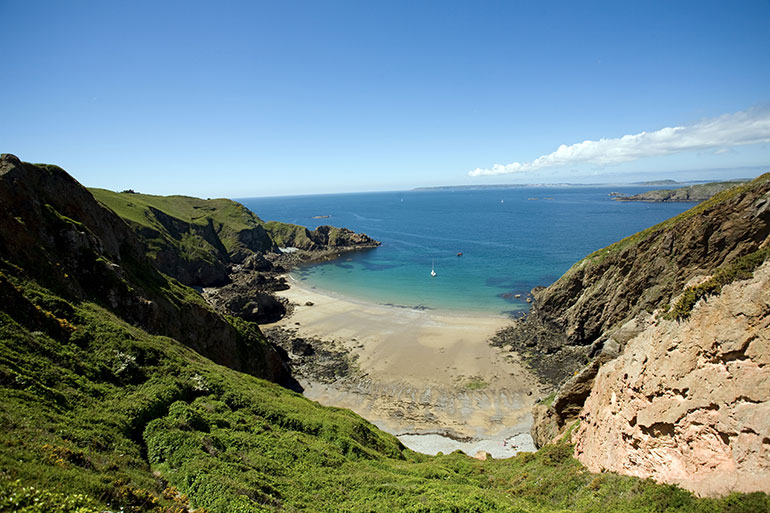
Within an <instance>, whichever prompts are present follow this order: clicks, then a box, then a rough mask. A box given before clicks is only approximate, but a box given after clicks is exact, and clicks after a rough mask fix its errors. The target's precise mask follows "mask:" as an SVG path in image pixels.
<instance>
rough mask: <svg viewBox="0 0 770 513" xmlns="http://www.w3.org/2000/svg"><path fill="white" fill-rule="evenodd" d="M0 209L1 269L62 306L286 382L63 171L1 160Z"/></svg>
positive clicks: (278, 365)
mask: <svg viewBox="0 0 770 513" xmlns="http://www.w3.org/2000/svg"><path fill="white" fill-rule="evenodd" d="M0 205H2V208H0V269H3V270H5V271H7V272H8V273H11V274H14V273H18V272H24V273H26V274H27V275H28V276H30V277H32V278H34V279H35V280H37V281H38V282H39V283H40V284H41V285H43V286H44V287H47V288H49V289H50V290H52V291H54V292H56V293H57V294H59V295H61V296H62V297H64V298H66V299H67V300H69V301H78V302H80V301H89V302H94V303H97V304H99V305H101V306H103V307H105V308H107V309H109V310H111V311H112V312H113V313H115V314H116V315H117V316H118V317H120V318H121V319H123V320H124V321H126V322H128V323H130V324H135V325H138V326H141V327H142V328H144V329H145V330H147V331H148V332H150V333H152V334H158V335H165V336H168V337H171V338H175V339H177V340H179V341H180V342H182V343H183V344H185V345H187V346H188V347H190V348H192V349H193V350H195V351H197V352H198V353H200V354H202V355H204V356H206V357H208V358H210V359H211V360H213V361H214V362H216V363H219V364H221V365H226V366H228V367H231V368H233V369H236V370H239V371H242V372H247V373H250V374H254V375H256V376H260V377H263V378H266V379H270V380H274V381H280V380H282V379H284V378H285V377H286V376H287V371H286V368H285V366H284V363H283V361H282V359H281V358H280V355H279V354H278V353H277V351H276V350H275V348H273V347H272V346H271V345H270V344H269V343H268V342H267V341H266V340H265V338H264V337H263V336H262V334H261V333H260V332H259V330H258V329H257V328H256V327H251V326H242V327H240V328H239V327H236V326H235V325H234V324H233V323H231V322H230V321H229V320H228V319H227V318H226V317H224V316H222V315H221V314H219V313H217V312H215V311H214V310H213V309H212V308H211V307H209V306H208V305H207V304H206V303H205V301H204V300H203V299H202V298H201V297H200V296H199V295H197V294H196V293H195V292H194V291H193V290H192V289H188V288H186V287H183V286H182V285H180V284H179V283H178V282H176V281H175V280H173V279H171V278H169V277H168V276H165V275H163V274H161V273H159V272H158V271H157V270H156V269H155V268H154V267H153V265H152V263H151V262H150V260H149V259H148V258H147V256H146V254H145V248H144V247H143V245H142V243H141V242H140V240H139V239H138V237H137V236H136V235H135V233H134V232H133V231H132V229H131V228H130V227H129V226H128V225H127V224H126V223H125V222H124V221H123V220H122V219H121V218H120V217H118V216H117V215H116V214H115V213H114V212H113V211H112V210H110V209H108V208H106V207H104V206H103V205H102V204H100V203H99V202H97V201H96V200H95V199H94V197H93V196H92V195H91V193H90V192H89V191H88V190H87V189H86V188H85V187H83V186H82V185H80V184H79V183H78V182H77V181H76V180H75V179H74V178H72V177H71V176H70V175H68V174H67V173H66V172H65V171H64V170H63V169H61V168H59V167H57V166H51V165H34V164H29V163H26V162H21V161H20V160H19V159H18V158H17V157H15V156H13V155H7V154H3V155H2V156H1V157H0ZM21 269H23V271H21Z"/></svg>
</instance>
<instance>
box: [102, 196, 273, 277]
mask: <svg viewBox="0 0 770 513" xmlns="http://www.w3.org/2000/svg"><path fill="white" fill-rule="evenodd" d="M89 191H90V192H91V193H92V194H93V195H94V197H96V199H97V200H99V201H100V202H101V203H102V204H103V205H106V206H107V207H109V208H110V209H112V210H113V211H114V212H115V213H117V214H118V215H119V216H120V217H122V218H123V219H124V220H126V221H127V222H128V223H129V224H130V225H131V227H132V228H133V229H134V231H135V232H136V233H137V234H138V235H139V237H140V238H141V239H142V241H143V243H144V245H145V247H146V250H147V254H148V255H149V256H150V258H152V259H153V260H154V261H155V263H156V265H157V266H158V267H159V268H160V269H161V270H162V271H163V272H165V273H167V274H169V275H171V276H174V277H175V278H177V279H179V280H181V281H182V282H184V283H186V284H188V285H213V284H222V283H226V281H227V264H229V263H233V262H234V263H240V262H241V261H243V259H244V258H246V257H247V256H249V255H250V254H252V253H253V252H257V251H260V252H265V251H274V250H275V248H276V245H275V243H274V242H273V240H272V239H271V238H270V236H269V235H268V234H267V232H266V231H265V229H264V223H263V222H262V220H261V219H259V217H257V216H256V215H254V213H252V212H251V211H250V210H249V209H247V208H246V207H244V206H243V205H241V204H240V203H237V202H235V201H232V200H229V199H211V200H204V199H199V198H191V197H189V196H151V195H148V194H136V193H128V192H120V193H118V192H112V191H108V190H104V189H89Z"/></svg>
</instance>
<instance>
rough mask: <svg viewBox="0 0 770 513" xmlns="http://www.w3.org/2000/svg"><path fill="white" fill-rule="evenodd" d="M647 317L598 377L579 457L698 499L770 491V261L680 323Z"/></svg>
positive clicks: (579, 438)
mask: <svg viewBox="0 0 770 513" xmlns="http://www.w3.org/2000/svg"><path fill="white" fill-rule="evenodd" d="M653 319H654V320H651V321H650V323H649V325H648V326H647V327H646V328H645V329H644V330H643V331H642V332H641V333H640V334H639V335H638V336H636V337H634V338H632V339H631V340H630V341H629V342H628V345H627V346H626V349H625V351H624V352H623V354H622V355H621V356H620V357H619V358H617V359H615V360H613V361H611V362H609V363H606V364H605V365H603V366H602V367H601V369H600V370H599V372H598V375H597V376H596V380H595V382H594V384H593V388H592V390H591V393H590V395H589V397H588V399H587V400H586V403H585V406H584V408H583V411H582V413H581V414H580V421H581V422H580V426H579V428H578V429H577V431H576V432H575V433H574V434H573V437H572V440H573V441H574V442H575V443H576V446H575V455H576V457H577V458H578V459H579V460H580V461H581V462H582V463H583V464H584V465H586V467H588V468H589V469H590V470H592V471H594V472H599V471H603V470H610V471H614V472H619V473H622V474H628V475H633V476H638V477H653V478H655V479H656V480H658V481H663V482H667V483H676V484H679V485H681V486H682V487H684V488H687V489H689V490H692V491H694V492H696V493H697V494H700V495H719V494H724V493H727V492H732V491H740V492H753V491H764V492H770V365H768V364H770V263H765V264H763V265H762V266H761V267H760V268H759V269H757V270H756V271H755V272H754V277H753V278H751V279H749V280H741V281H738V282H735V283H732V284H730V285H727V286H725V287H724V288H723V289H722V292H721V294H719V295H718V296H712V297H710V298H708V300H707V301H700V302H699V303H698V304H697V305H696V306H695V308H694V309H693V311H692V314H691V316H690V317H689V318H688V319H686V320H683V321H673V320H672V321H669V320H663V319H659V318H653Z"/></svg>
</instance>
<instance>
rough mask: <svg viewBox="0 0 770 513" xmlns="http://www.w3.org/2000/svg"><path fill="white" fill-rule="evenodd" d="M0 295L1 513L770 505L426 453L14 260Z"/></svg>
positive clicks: (540, 461)
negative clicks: (78, 297) (49, 285)
mask: <svg viewBox="0 0 770 513" xmlns="http://www.w3.org/2000/svg"><path fill="white" fill-rule="evenodd" d="M0 297H2V298H3V311H2V312H0V384H2V387H0V403H2V405H3V408H2V409H1V410H0V423H1V424H2V426H3V430H2V431H0V468H2V469H3V470H2V473H0V511H30V512H37V511H41V512H42V511H82V512H87V511H99V510H102V509H104V508H109V509H110V510H112V511H117V510H120V509H122V510H123V511H159V512H160V511H166V512H171V511H180V512H181V511H182V509H181V508H182V507H187V506H190V507H203V508H206V510H208V511H212V512H223V513H224V512H237V511H255V512H259V511H329V512H332V511H412V512H434V511H435V512H443V511H447V512H450V511H474V512H482V511H537V512H551V511H554V512H555V511H565V510H569V511H586V512H587V511H649V512H653V511H704V512H706V511H709V512H711V511H735V512H738V511H741V512H742V511H746V512H748V511H766V510H767V509H768V507H770V503H768V499H767V496H765V495H762V494H754V495H748V496H732V497H728V498H725V499H720V500H705V499H694V498H693V497H692V496H691V495H690V494H689V493H687V492H684V491H682V490H680V489H677V488H675V487H672V486H662V485H656V484H654V483H652V482H650V481H640V480H638V479H634V478H629V477H621V476H615V475H611V474H601V475H592V474H589V473H587V472H586V471H585V470H584V469H583V468H582V467H581V466H580V464H579V463H578V462H576V461H575V460H574V459H572V457H571V451H572V450H571V447H570V446H568V445H566V444H561V445H556V446H550V447H548V448H546V449H543V450H541V451H539V452H538V453H535V454H521V455H519V456H518V457H516V458H513V459H511V460H501V461H494V460H487V461H478V460H474V459H472V458H468V457H466V456H464V455H462V454H460V453H454V454H451V455H446V456H437V457H429V456H424V455H420V454H416V453H413V452H411V451H409V450H406V449H405V448H404V447H403V446H401V444H400V443H399V442H398V440H396V439H395V438H394V437H392V436H390V435H388V434H386V433H383V432H382V431H379V430H378V429H377V428H375V427H374V426H372V425H371V424H370V423H368V422H367V421H365V420H364V419H362V418H360V417H358V416H357V415H355V414H354V413H352V412H350V411H347V410H341V409H336V408H325V407H322V406H320V405H318V404H317V403H314V402H311V401H308V400H307V399H305V398H303V397H302V396H300V395H298V394H296V393H294V392H291V391H288V390H286V389H283V388H281V387H279V386H277V385H275V384H273V383H269V382H267V381H263V380H260V379H258V378H255V377H252V376H248V375H245V374H241V373H238V372H235V371H232V370H230V369H228V368H225V367H221V366H218V365H215V364H213V363H211V362H210V361H208V360H206V359H204V358H202V357H201V356H199V355H198V354H196V353H194V352H193V351H191V350H190V349H188V348H186V347H184V346H182V345H181V344H179V343H177V342H176V341H174V340H172V339H169V338H165V337H160V336H151V335H149V334H147V333H146V332H144V331H142V330H140V329H138V328H136V327H133V326H131V325H129V324H126V323H125V322H123V321H122V320H120V319H119V318H117V317H115V316H114V315H113V314H112V313H110V312H108V311H107V310H105V309H104V308H102V307H100V306H97V305H95V304H93V303H89V302H84V303H80V304H73V303H70V302H67V301H65V300H63V299H61V298H59V297H57V296H56V295H54V294H53V293H51V292H50V291H48V290H46V289H44V288H42V287H40V286H39V285H37V284H36V283H35V282H32V281H27V280H25V279H24V278H23V277H20V276H19V275H18V270H15V269H14V268H13V267H12V266H9V265H8V264H7V263H6V264H4V265H3V266H2V274H1V275H0ZM35 499H37V502H35ZM25 508H26V509H25Z"/></svg>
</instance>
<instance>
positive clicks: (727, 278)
mask: <svg viewBox="0 0 770 513" xmlns="http://www.w3.org/2000/svg"><path fill="white" fill-rule="evenodd" d="M768 255H770V246H767V247H764V248H762V249H759V250H757V251H754V252H753V253H749V254H748V255H744V256H742V257H740V258H738V259H736V260H734V261H733V262H731V263H730V264H728V265H726V266H724V267H720V268H719V269H717V270H716V271H715V272H714V274H713V275H712V276H711V278H709V279H708V280H706V281H705V282H703V283H701V284H699V285H695V286H692V287H687V288H686V289H685V290H684V292H683V293H682V295H681V296H680V297H679V299H678V300H677V302H676V303H675V304H674V306H673V307H671V308H670V309H669V310H668V311H667V312H666V313H665V314H664V316H663V318H664V319H667V320H681V319H686V318H688V317H689V316H690V314H691V313H692V309H693V307H695V304H696V303H697V302H698V301H700V300H701V299H702V298H705V297H707V296H709V295H714V294H718V293H719V292H720V291H721V290H722V287H724V286H725V285H728V284H730V283H732V282H734V281H737V280H747V279H749V278H751V277H752V276H753V274H754V270H755V269H756V268H757V267H759V266H760V265H762V263H764V262H765V260H767V257H768Z"/></svg>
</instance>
